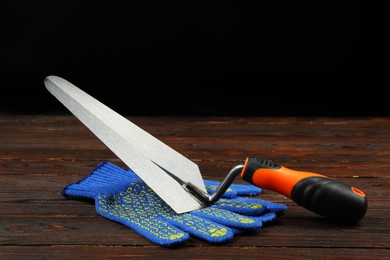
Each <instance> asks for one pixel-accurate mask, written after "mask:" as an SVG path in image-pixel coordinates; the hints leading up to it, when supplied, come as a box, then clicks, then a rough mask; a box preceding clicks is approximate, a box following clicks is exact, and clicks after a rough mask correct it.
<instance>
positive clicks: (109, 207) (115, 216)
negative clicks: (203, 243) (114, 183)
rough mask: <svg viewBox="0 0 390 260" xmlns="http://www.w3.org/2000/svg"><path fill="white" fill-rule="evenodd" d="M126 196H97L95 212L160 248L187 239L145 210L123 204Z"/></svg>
mask: <svg viewBox="0 0 390 260" xmlns="http://www.w3.org/2000/svg"><path fill="white" fill-rule="evenodd" d="M126 195H127V194H125V192H121V193H120V195H99V196H98V197H97V198H96V200H95V201H96V203H95V205H96V211H97V212H98V213H99V214H100V215H101V216H103V217H105V218H107V219H109V220H112V221H115V222H118V223H121V224H123V225H125V226H127V227H129V228H131V229H133V230H134V231H136V232H137V233H138V234H140V235H142V236H144V237H145V238H147V239H149V240H150V241H152V242H154V243H156V244H158V245H161V246H173V245H176V244H180V243H182V242H183V241H186V240H188V239H189V234H188V233H186V232H184V231H183V230H181V229H179V228H177V227H175V226H174V225H172V224H170V223H169V222H167V221H164V220H163V219H161V218H160V217H158V216H156V215H153V214H148V213H146V209H143V208H139V209H138V210H139V211H137V210H134V207H131V206H129V204H128V203H126V202H125V203H124V201H123V198H125V197H126ZM140 213H141V214H140ZM145 213H146V214H145ZM149 213H150V212H149Z"/></svg>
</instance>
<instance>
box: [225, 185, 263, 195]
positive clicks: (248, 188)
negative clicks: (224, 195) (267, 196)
mask: <svg viewBox="0 0 390 260" xmlns="http://www.w3.org/2000/svg"><path fill="white" fill-rule="evenodd" d="M230 188H231V189H232V190H234V191H235V192H236V193H237V195H238V196H256V195H259V194H260V193H261V192H262V190H261V188H259V187H256V186H254V185H248V184H232V185H230Z"/></svg>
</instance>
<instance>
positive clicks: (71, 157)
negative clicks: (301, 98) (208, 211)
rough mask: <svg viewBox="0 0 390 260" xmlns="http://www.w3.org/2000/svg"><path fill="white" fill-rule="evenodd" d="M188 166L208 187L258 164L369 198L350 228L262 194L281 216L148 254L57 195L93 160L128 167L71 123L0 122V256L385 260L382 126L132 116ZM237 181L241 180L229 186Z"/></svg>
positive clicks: (20, 118)
mask: <svg viewBox="0 0 390 260" xmlns="http://www.w3.org/2000/svg"><path fill="white" fill-rule="evenodd" d="M129 119H130V120H131V121H132V122H134V123H136V124H137V125H139V126H140V127H142V128H143V129H145V130H146V131H148V132H150V133H151V134H153V135H155V136H156V137H157V138H159V139H160V140H162V141H163V142H165V143H167V144H168V145H170V146H171V147H173V148H174V149H176V150H177V151H179V152H180V153H182V154H184V155H185V156H187V157H188V158H190V159H191V160H193V161H194V162H196V163H197V164H198V165H199V166H200V169H201V171H202V174H203V177H204V178H207V179H214V180H222V179H223V177H224V176H225V175H226V174H227V172H228V171H229V170H230V169H231V167H233V166H235V165H236V164H238V163H242V162H243V160H244V159H245V157H246V156H248V155H256V156H262V157H264V158H267V159H270V160H273V161H274V162H277V163H278V164H281V165H284V166H286V167H289V168H292V169H297V170H305V171H312V172H317V173H322V174H325V175H328V176H330V177H334V178H337V179H340V180H341V181H344V182H346V183H348V184H350V185H353V186H356V187H359V188H360V189H362V190H363V191H364V192H365V193H366V194H367V198H368V201H369V206H368V211H367V214H366V216H365V217H364V218H363V219H362V220H361V221H360V222H359V223H358V224H357V225H353V226H347V225H340V224H336V223H333V222H330V221H328V220H327V219H325V218H323V217H320V216H318V215H315V214H314V213H312V212H309V211H307V210H305V209H303V208H301V207H299V206H297V205H296V204H295V203H293V202H291V201H290V200H289V199H287V198H286V197H284V196H282V195H279V194H276V193H274V192H272V191H267V190H264V191H263V193H262V194H261V195H260V197H261V198H262V199H267V200H271V201H276V202H281V203H285V204H286V205H287V206H288V210H287V212H286V213H285V214H284V215H283V216H281V217H279V219H278V220H277V221H276V222H275V223H272V224H271V225H267V226H265V227H263V228H262V229H261V230H260V231H259V232H256V233H251V234H242V235H239V236H236V237H235V238H234V239H233V240H232V241H229V242H228V243H225V244H223V245H211V244H209V243H207V242H204V241H202V240H200V239H197V238H194V237H192V238H191V239H190V240H189V241H187V242H186V243H184V244H183V245H181V246H178V247H175V248H164V247H160V246H156V245H155V244H153V243H151V242H150V241H148V240H147V239H145V238H144V237H142V236H140V235H138V234H137V233H135V232H134V231H132V230H130V229H129V228H127V227H125V226H122V225H120V224H118V223H114V222H110V221H108V220H106V219H104V218H103V217H101V216H99V215H98V214H97V213H96V211H95V209H94V204H93V202H91V201H82V200H70V199H65V198H64V197H63V196H62V194H61V190H62V189H63V188H64V187H65V186H66V185H67V184H69V183H71V182H74V181H76V180H78V179H80V178H82V177H84V176H85V175H86V174H88V173H89V172H90V171H91V170H92V169H93V168H94V167H95V166H97V165H98V164H99V163H100V162H102V161H111V162H113V163H115V164H117V165H119V166H121V167H124V168H125V167H126V166H125V165H124V164H123V163H122V162H121V161H120V160H119V159H118V158H117V157H116V156H115V155H114V154H113V153H112V152H111V151H109V150H108V149H107V148H106V147H105V146H104V145H103V144H102V143H101V142H100V141H99V140H98V139H97V138H96V137H95V136H94V135H93V134H92V133H91V132H89V130H88V129H86V128H85V127H84V126H83V125H82V124H81V123H80V122H79V121H78V120H77V119H76V118H74V117H73V116H59V115H58V116H54V115H53V116H40V115H0V187H1V188H0V252H1V254H0V259H53V258H55V259H78V258H87V259H92V258H93V259H112V258H142V259H148V258H150V259H152V258H153V259H155V258H163V259H166V258H173V257H182V258H186V259H200V258H214V259H226V258H237V259H251V258H263V259H264V258H265V259H340V258H342V259H390V257H389V249H390V224H389V223H390V222H389V218H390V210H389V205H390V199H389V198H390V189H389V188H390V160H389V159H390V118H386V117H373V118H325V117H319V118H309V117H305V118H300V117H213V118H212V117H188V118H185V117H129ZM236 183H244V182H243V181H242V180H241V179H239V178H238V179H237V180H236Z"/></svg>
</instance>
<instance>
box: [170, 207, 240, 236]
mask: <svg viewBox="0 0 390 260" xmlns="http://www.w3.org/2000/svg"><path fill="white" fill-rule="evenodd" d="M164 219H166V220H167V221H169V222H170V223H171V224H172V225H174V226H176V227H178V228H180V229H182V230H184V231H186V232H188V233H189V234H190V235H193V236H195V237H198V238H201V239H203V240H205V241H207V242H209V243H224V242H227V241H229V240H231V239H232V238H233V236H234V233H233V231H232V230H231V229H230V228H229V227H226V226H224V225H221V224H219V223H215V222H213V221H210V220H209V219H205V218H202V217H199V216H197V215H195V214H193V213H184V214H180V215H170V216H165V217H164Z"/></svg>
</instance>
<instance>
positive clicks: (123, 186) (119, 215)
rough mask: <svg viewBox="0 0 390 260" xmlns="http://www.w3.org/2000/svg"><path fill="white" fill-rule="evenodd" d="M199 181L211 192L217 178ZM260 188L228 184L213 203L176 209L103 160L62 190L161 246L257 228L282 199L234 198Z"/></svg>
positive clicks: (128, 172)
mask: <svg viewBox="0 0 390 260" xmlns="http://www.w3.org/2000/svg"><path fill="white" fill-rule="evenodd" d="M205 184H206V187H207V189H208V192H209V193H212V192H213V190H215V188H216V187H217V186H218V185H219V182H214V181H208V180H206V181H205ZM260 192H261V190H260V188H257V187H255V186H252V185H243V184H232V185H231V186H230V188H229V189H228V190H227V191H226V192H225V194H224V196H223V198H221V199H219V200H218V201H217V202H216V203H215V204H214V205H213V206H210V207H207V208H203V209H200V210H196V211H192V212H189V213H183V214H176V213H175V212H174V211H173V210H172V209H171V208H170V207H169V206H168V205H167V204H166V203H165V202H163V201H162V200H161V199H160V197H158V196H157V195H156V194H155V193H154V192H153V191H152V190H151V189H150V188H149V187H148V186H146V184H144V182H143V181H142V180H141V179H139V177H138V176H136V175H135V174H134V173H133V172H132V171H131V170H123V169H122V168H120V167H118V166H116V165H114V164H112V163H109V162H103V163H101V164H100V165H99V166H98V167H96V168H95V169H94V170H93V171H92V172H91V173H90V174H89V175H88V176H87V177H85V178H83V179H81V180H79V181H77V182H75V183H73V184H70V185H68V186H66V187H65V188H64V189H63V191H62V193H63V195H64V196H66V197H71V198H87V199H93V200H94V201H95V207H96V211H97V212H98V213H99V214H100V215H101V216H103V217H105V218H107V219H109V220H112V221H116V222H119V223H122V224H123V225H125V226H128V227H130V228H131V229H133V230H135V231H136V232H137V233H139V234H141V235H143V236H144V237H146V238H147V239H149V240H150V241H152V242H154V243H156V244H158V245H161V246H173V245H176V244H180V243H183V242H184V241H186V240H188V239H189V237H190V234H191V235H192V236H195V237H198V238H201V239H204V240H206V241H208V242H209V243H223V242H226V241H229V240H231V239H232V238H233V236H234V234H237V233H239V232H243V231H250V230H258V229H260V228H261V227H262V224H263V223H264V222H270V221H273V220H274V219H275V218H276V217H277V215H279V214H282V213H284V211H285V210H286V209H287V207H286V206H285V205H284V204H279V203H273V202H269V201H265V200H259V199H254V198H244V197H239V196H243V195H248V196H253V195H258V194H259V193H260Z"/></svg>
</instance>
